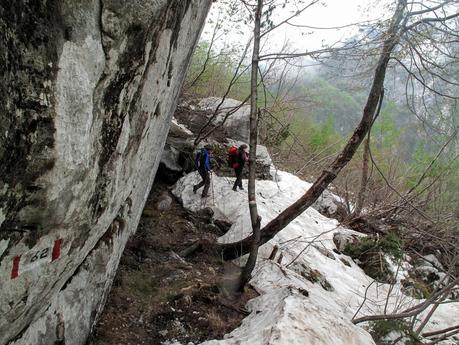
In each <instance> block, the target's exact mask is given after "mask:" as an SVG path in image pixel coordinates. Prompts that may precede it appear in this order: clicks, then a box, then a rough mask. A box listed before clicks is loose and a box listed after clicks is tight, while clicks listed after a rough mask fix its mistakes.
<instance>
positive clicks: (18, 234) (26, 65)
mask: <svg viewBox="0 0 459 345" xmlns="http://www.w3.org/2000/svg"><path fill="white" fill-rule="evenodd" d="M210 3H211V1H210V0H172V1H166V0H146V1H140V0H132V1H117V0H88V1H82V0H78V1H75V0H64V1H57V0H37V1H27V0H17V1H11V2H6V1H3V2H2V3H1V4H0V52H1V53H0V65H1V66H2V68H1V71H0V76H1V77H0V90H1V91H2V92H1V93H2V98H1V100H0V124H1V128H2V133H1V135H0V315H1V316H0V344H2V345H3V344H7V343H8V344H18V345H19V344H26V345H29V344H34V345H40V344H64V343H65V344H67V345H69V344H84V343H85V341H86V338H87V336H88V334H89V332H90V329H91V327H92V324H93V322H94V320H95V319H96V318H97V315H98V313H99V312H100V310H101V308H102V307H103V304H104V299H105V296H106V294H107V291H108V290H109V288H110V285H111V282H112V279H113V276H114V274H115V271H116V268H117V265H118V261H119V258H120V255H121V253H122V251H123V248H124V245H125V243H126V240H127V238H128V237H129V235H130V234H132V233H133V232H134V231H135V229H136V227H137V223H138V221H139V217H140V214H141V211H142V208H143V205H144V203H145V200H146V197H147V195H148V192H149V190H150V188H151V184H152V182H153V178H154V176H155V172H156V169H157V167H158V164H159V160H160V156H161V152H162V149H163V146H164V142H165V140H166V135H167V132H168V129H169V123H170V119H171V116H172V112H173V110H174V108H175V103H176V99H177V95H178V93H179V91H180V87H181V84H182V81H183V78H184V75H185V70H186V67H187V64H188V62H189V58H190V55H191V52H192V49H193V47H194V45H195V42H196V40H197V38H198V36H199V33H200V30H201V27H202V24H203V22H204V19H205V16H206V13H207V11H208V8H209V6H210Z"/></svg>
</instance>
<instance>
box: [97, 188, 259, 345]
mask: <svg viewBox="0 0 459 345" xmlns="http://www.w3.org/2000/svg"><path fill="white" fill-rule="evenodd" d="M169 198H172V202H171V205H170V207H169V208H167V209H166V210H163V211H161V210H158V205H160V204H167V203H168V202H167V201H170V199H169ZM159 208H161V206H160V207H159ZM224 227H225V226H224V225H222V224H218V226H217V225H216V224H214V222H213V221H212V219H211V218H209V214H208V212H202V214H199V215H197V214H192V213H191V212H188V211H186V210H185V209H183V207H182V206H181V205H180V204H179V203H178V202H177V201H176V200H175V199H174V197H173V196H172V194H170V192H169V191H168V189H167V186H166V185H164V184H157V185H155V186H154V187H153V189H152V192H151V194H150V196H149V199H148V201H147V204H146V206H145V209H144V212H143V215H142V219H141V221H140V224H139V228H138V230H137V233H136V234H135V235H134V236H133V237H132V238H131V239H130V240H129V242H128V244H127V246H126V249H125V252H124V254H123V257H122V259H121V262H120V265H119V269H118V272H117V275H116V278H115V281H114V284H113V287H112V291H111V293H110V296H109V298H108V301H107V304H106V307H105V311H104V313H103V315H102V316H101V318H100V320H99V322H98V324H97V326H96V329H95V332H94V335H93V337H92V338H91V340H90V341H89V344H94V345H108V344H110V345H116V344H120V345H121V344H123V345H129V344H132V345H134V344H135V345H140V344H151V345H154V344H163V343H165V342H166V343H167V341H174V340H177V341H179V342H181V343H183V344H189V343H190V342H191V343H194V344H197V343H199V342H202V341H204V340H208V339H221V338H222V337H223V335H224V334H226V333H228V332H230V331H231V330H233V329H234V328H236V327H238V326H239V324H240V322H241V320H242V318H243V317H244V316H245V314H246V312H245V310H244V308H243V306H244V305H245V303H246V302H247V300H248V299H249V298H253V297H255V296H256V293H255V292H254V291H253V290H248V291H247V292H246V293H245V294H244V296H242V297H241V298H240V299H239V300H237V301H232V300H229V299H228V298H227V297H225V296H224V295H223V294H222V293H221V291H222V286H221V282H222V281H223V277H224V272H228V271H229V270H228V267H227V266H226V268H225V267H224V263H223V262H222V261H221V260H220V259H219V258H218V256H217V255H215V254H213V253H208V252H200V253H195V254H194V255H193V256H190V257H187V258H186V260H185V259H183V258H182V257H180V256H179V255H178V254H177V253H180V252H181V251H182V250H183V249H185V248H187V247H188V246H189V245H190V244H192V243H193V242H194V241H196V240H198V239H200V238H204V237H206V238H211V237H213V238H215V237H217V236H219V235H221V234H223V232H224V231H225V229H224ZM226 265H228V264H226ZM233 271H234V269H233ZM226 278H227V277H226Z"/></svg>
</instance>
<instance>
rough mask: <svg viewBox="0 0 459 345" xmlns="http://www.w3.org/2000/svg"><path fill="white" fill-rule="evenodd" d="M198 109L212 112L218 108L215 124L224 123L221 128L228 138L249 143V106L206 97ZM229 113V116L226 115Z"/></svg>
mask: <svg viewBox="0 0 459 345" xmlns="http://www.w3.org/2000/svg"><path fill="white" fill-rule="evenodd" d="M198 107H199V108H200V109H202V110H207V111H210V112H212V113H213V112H214V111H215V110H216V109H217V107H218V109H219V110H218V113H217V117H216V119H215V121H214V123H215V124H220V123H222V122H223V121H224V119H225V117H226V120H225V123H224V125H223V128H224V130H225V134H226V136H227V137H228V138H232V139H235V140H240V141H243V142H248V141H249V132H250V129H249V121H250V106H249V105H247V104H242V103H241V102H240V101H237V100H235V99H231V98H227V99H225V100H222V98H220V97H208V98H204V99H202V100H201V101H200V102H199V104H198ZM228 113H229V115H228Z"/></svg>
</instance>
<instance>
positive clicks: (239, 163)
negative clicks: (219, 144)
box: [228, 144, 249, 191]
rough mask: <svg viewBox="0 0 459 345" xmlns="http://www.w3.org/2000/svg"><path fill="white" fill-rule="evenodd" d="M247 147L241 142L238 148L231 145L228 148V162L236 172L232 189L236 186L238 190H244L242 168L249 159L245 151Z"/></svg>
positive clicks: (235, 188)
mask: <svg viewBox="0 0 459 345" xmlns="http://www.w3.org/2000/svg"><path fill="white" fill-rule="evenodd" d="M247 148H248V146H247V145H246V144H242V145H241V146H239V148H237V147H236V146H232V147H230V148H229V150H228V156H229V158H228V163H229V165H230V167H231V168H233V169H234V173H235V174H236V181H234V185H233V190H234V191H236V190H237V187H239V189H240V190H244V187H242V170H243V169H244V165H245V162H247V161H248V160H249V154H248V152H247V151H246V150H247Z"/></svg>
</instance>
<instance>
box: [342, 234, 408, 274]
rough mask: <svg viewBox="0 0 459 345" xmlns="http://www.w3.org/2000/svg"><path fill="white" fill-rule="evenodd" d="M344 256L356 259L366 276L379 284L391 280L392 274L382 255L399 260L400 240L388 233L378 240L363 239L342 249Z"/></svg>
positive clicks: (372, 237) (374, 238) (400, 252)
mask: <svg viewBox="0 0 459 345" xmlns="http://www.w3.org/2000/svg"><path fill="white" fill-rule="evenodd" d="M344 254H346V255H349V256H350V257H351V258H353V259H357V260H358V262H359V266H360V267H361V268H362V269H363V270H364V271H365V273H366V274H368V275H369V276H370V277H372V278H373V279H376V280H378V281H381V282H391V281H392V280H393V272H392V271H391V269H390V266H389V264H388V262H387V260H386V259H385V257H384V254H387V255H389V256H391V257H392V258H394V259H395V260H401V259H402V257H403V252H402V249H401V240H400V238H399V237H398V236H397V235H396V234H394V233H389V234H388V235H386V236H384V237H381V238H380V239H378V238H376V237H375V236H367V237H363V238H361V239H359V240H358V241H356V242H353V243H349V244H348V245H347V246H346V247H345V248H344Z"/></svg>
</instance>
